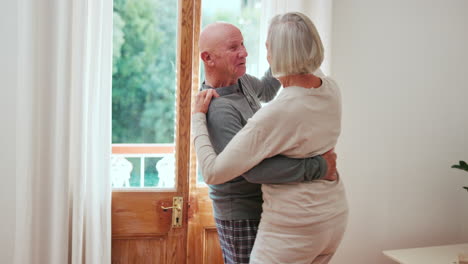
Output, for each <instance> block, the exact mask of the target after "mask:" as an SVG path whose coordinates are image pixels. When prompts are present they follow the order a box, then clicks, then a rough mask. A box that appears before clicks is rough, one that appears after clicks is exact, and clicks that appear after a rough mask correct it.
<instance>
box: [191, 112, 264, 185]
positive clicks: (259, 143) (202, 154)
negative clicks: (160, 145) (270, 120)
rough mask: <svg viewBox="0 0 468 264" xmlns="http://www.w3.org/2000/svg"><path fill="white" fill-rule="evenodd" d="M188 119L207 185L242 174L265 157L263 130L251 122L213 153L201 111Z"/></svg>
mask: <svg viewBox="0 0 468 264" xmlns="http://www.w3.org/2000/svg"><path fill="white" fill-rule="evenodd" d="M192 122H193V133H194V144H195V149H196V151H197V157H198V159H199V164H200V168H201V171H202V175H203V178H204V180H205V182H206V183H207V184H221V183H224V182H227V181H229V180H231V179H233V178H235V177H237V176H239V175H242V174H243V173H244V172H246V171H248V170H249V169H251V168H253V167H254V166H255V165H257V164H258V163H260V162H261V161H262V160H263V159H264V158H267V157H268V154H267V153H268V152H266V151H265V150H266V148H265V147H264V145H263V142H264V141H263V140H262V138H263V137H264V136H263V133H262V132H261V130H259V129H256V128H255V126H253V125H252V124H251V122H247V125H246V126H245V127H244V128H243V129H242V130H241V131H240V132H239V133H238V134H237V135H236V136H235V137H234V138H233V139H232V140H231V142H229V144H228V145H227V146H226V148H225V149H224V150H223V151H222V152H221V153H220V154H219V155H216V152H215V151H214V149H213V146H212V145H211V141H210V138H209V134H208V130H207V128H206V116H205V114H204V113H195V114H193V115H192Z"/></svg>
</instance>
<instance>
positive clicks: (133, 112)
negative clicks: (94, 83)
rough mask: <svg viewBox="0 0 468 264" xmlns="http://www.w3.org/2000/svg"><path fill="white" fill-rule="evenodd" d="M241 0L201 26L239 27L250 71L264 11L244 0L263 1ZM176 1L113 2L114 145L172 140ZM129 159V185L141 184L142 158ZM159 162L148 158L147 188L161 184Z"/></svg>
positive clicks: (204, 21) (146, 161)
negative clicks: (220, 23) (238, 6)
mask: <svg viewBox="0 0 468 264" xmlns="http://www.w3.org/2000/svg"><path fill="white" fill-rule="evenodd" d="M242 1H243V2H244V3H243V4H242V7H241V10H240V13H239V10H234V11H217V12H213V15H212V16H206V15H203V17H202V23H203V25H202V26H204V25H206V24H208V23H212V22H215V21H225V22H229V23H232V24H234V25H236V26H238V27H239V28H240V30H241V31H242V33H243V35H244V42H245V43H244V44H245V46H246V47H247V50H248V52H249V57H248V59H247V68H248V69H247V70H249V67H251V66H249V62H256V61H257V60H258V49H257V47H258V41H259V29H260V9H258V8H253V5H252V4H246V3H247V2H259V1H260V0H248V1H247V0H242ZM177 2H178V1H176V0H114V25H113V69H112V143H173V142H174V131H175V114H176V113H175V112H176V111H175V101H176V48H177V25H178V22H177V12H178V9H177ZM205 8H210V7H209V6H204V7H203V9H205ZM202 13H204V12H203V11H202ZM201 68H203V67H201ZM203 78H204V77H203V73H202V76H201V78H200V79H201V80H203ZM127 159H128V160H129V161H130V162H131V163H132V164H133V171H132V175H131V178H130V185H131V186H135V187H138V186H139V184H140V170H141V168H140V162H139V159H140V158H127ZM157 160H159V158H151V159H149V158H147V159H146V160H145V168H144V169H145V180H144V185H145V186H156V185H157V183H158V180H159V178H158V173H157V170H156V169H155V165H156V162H157ZM200 178H201V177H200Z"/></svg>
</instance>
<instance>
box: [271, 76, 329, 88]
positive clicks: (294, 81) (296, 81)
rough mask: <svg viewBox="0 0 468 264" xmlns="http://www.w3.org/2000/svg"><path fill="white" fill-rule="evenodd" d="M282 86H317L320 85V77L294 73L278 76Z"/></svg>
mask: <svg viewBox="0 0 468 264" xmlns="http://www.w3.org/2000/svg"><path fill="white" fill-rule="evenodd" d="M278 80H279V81H280V82H281V84H282V85H283V87H284V88H286V87H290V86H300V87H304V88H319V87H320V86H321V85H322V79H320V78H319V77H317V76H315V75H313V74H311V73H309V74H294V75H286V76H282V77H278Z"/></svg>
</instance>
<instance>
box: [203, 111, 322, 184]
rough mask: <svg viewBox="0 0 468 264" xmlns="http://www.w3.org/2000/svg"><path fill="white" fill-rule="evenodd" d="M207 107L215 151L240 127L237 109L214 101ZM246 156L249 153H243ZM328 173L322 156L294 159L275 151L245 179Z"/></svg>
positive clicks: (297, 178)
mask: <svg viewBox="0 0 468 264" xmlns="http://www.w3.org/2000/svg"><path fill="white" fill-rule="evenodd" d="M213 106H214V108H213V109H212V108H211V107H210V111H209V114H208V115H207V122H208V127H209V132H210V140H211V142H212V144H213V147H214V149H215V151H216V152H217V153H219V152H221V151H222V150H223V149H224V147H226V145H227V144H228V143H229V141H231V139H232V138H233V137H234V135H235V134H237V132H238V131H239V130H241V129H242V127H243V124H242V119H241V117H240V113H239V112H237V110H236V109H235V108H233V107H232V106H230V105H227V104H226V105H223V104H217V105H213ZM246 158H248V157H246ZM326 174H327V161H326V160H325V159H324V158H323V157H322V156H316V157H312V158H305V159H293V158H288V157H286V156H283V155H277V156H274V157H271V158H268V159H265V160H263V161H262V162H261V163H260V164H258V165H256V166H255V167H254V168H252V169H251V170H250V171H248V172H247V173H245V174H244V175H242V176H244V177H245V179H246V180H247V181H249V182H252V183H271V184H280V183H289V182H303V181H312V180H316V179H322V178H324V177H326Z"/></svg>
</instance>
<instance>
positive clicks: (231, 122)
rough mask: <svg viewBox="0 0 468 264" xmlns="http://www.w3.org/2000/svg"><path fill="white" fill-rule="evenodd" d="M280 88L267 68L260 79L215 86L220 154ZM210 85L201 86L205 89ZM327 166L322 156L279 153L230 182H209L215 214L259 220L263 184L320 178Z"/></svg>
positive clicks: (214, 129)
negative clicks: (288, 156)
mask: <svg viewBox="0 0 468 264" xmlns="http://www.w3.org/2000/svg"><path fill="white" fill-rule="evenodd" d="M279 87H280V83H279V82H278V81H277V80H276V79H274V78H273V77H272V76H271V72H270V71H268V72H267V73H266V74H265V76H264V77H263V78H262V79H261V80H259V79H257V78H255V77H253V76H250V75H248V74H245V75H244V76H242V77H241V78H240V80H239V82H238V83H237V84H234V85H231V86H228V87H221V88H216V91H217V92H218V94H219V95H220V97H219V98H214V99H213V100H212V102H211V104H210V107H209V110H208V113H207V125H208V131H209V134H210V140H211V142H212V144H213V147H214V149H215V151H216V152H217V153H219V152H221V151H222V150H223V149H224V147H225V146H226V145H227V144H228V143H229V141H230V140H231V139H232V138H233V137H234V135H235V134H236V133H237V132H238V131H239V130H240V129H241V128H242V127H243V126H244V125H245V124H246V123H247V120H248V119H249V118H250V117H252V116H253V114H254V113H255V112H256V111H257V110H258V109H260V107H261V105H260V100H261V101H264V102H267V101H270V100H272V99H273V98H274V97H275V95H276V93H277V92H278V89H279ZM210 88H212V87H209V86H207V85H205V84H203V85H202V90H204V89H210ZM246 158H248V157H246ZM326 166H327V165H326V162H325V160H324V159H323V158H322V157H321V156H317V157H313V158H307V159H291V158H287V157H285V156H281V155H278V156H275V157H272V158H269V159H265V160H264V161H262V162H261V163H259V164H258V165H257V166H255V167H254V168H253V169H251V170H250V171H248V172H247V173H245V174H243V175H241V176H239V177H237V178H235V179H233V180H231V181H229V182H226V183H223V184H217V185H209V188H210V198H211V199H212V200H213V208H214V216H215V218H217V219H221V220H241V219H260V215H261V212H262V203H263V200H262V192H261V188H260V187H261V185H260V184H261V183H271V184H280V183H288V182H302V181H310V180H314V179H319V178H321V177H323V176H324V175H325V173H326V170H327V167H326Z"/></svg>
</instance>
